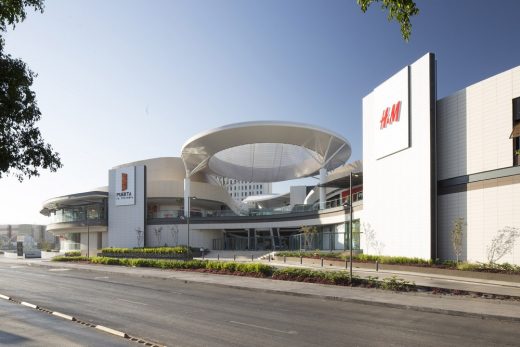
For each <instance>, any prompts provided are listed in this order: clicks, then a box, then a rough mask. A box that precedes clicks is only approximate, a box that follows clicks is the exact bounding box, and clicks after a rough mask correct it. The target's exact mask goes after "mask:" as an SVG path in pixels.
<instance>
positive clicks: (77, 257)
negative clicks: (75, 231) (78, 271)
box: [51, 255, 88, 261]
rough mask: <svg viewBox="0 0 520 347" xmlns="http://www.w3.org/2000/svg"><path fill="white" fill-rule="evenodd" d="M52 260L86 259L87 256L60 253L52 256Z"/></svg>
mask: <svg viewBox="0 0 520 347" xmlns="http://www.w3.org/2000/svg"><path fill="white" fill-rule="evenodd" d="M51 260H52V261H85V260H88V258H87V257H85V256H67V255H65V256H62V255H59V256H57V257H54V258H52V259H51Z"/></svg>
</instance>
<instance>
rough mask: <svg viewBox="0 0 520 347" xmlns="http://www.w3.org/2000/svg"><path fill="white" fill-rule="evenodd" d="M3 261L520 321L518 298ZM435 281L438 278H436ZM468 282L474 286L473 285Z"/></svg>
mask: <svg viewBox="0 0 520 347" xmlns="http://www.w3.org/2000/svg"><path fill="white" fill-rule="evenodd" d="M2 264H5V265H7V266H9V265H11V266H21V265H29V266H44V267H53V268H56V267H57V268H75V269H83V270H88V271H95V272H104V273H113V274H126V275H131V276H139V277H153V278H164V279H175V280H181V281H189V282H196V283H203V284H208V285H217V286H224V287H232V288H240V289H244V290H253V291H263V292H271V293H280V294H285V295H297V296H306V297H314V298H321V299H327V300H337V301H345V302H355V303H362V304H368V305H378V306H386V307H393V308H404V309H413V310H417V311H427V312H436V313H442V314H450V315H457V316H470V317H478V318H487V319H499V320H507V321H517V322H520V301H501V300H494V299H483V298H467V297H457V296H447V295H442V296H440V295H433V294H427V293H395V292H390V291H384V290H378V289H366V288H350V287H342V286H330V285H320V284H314V283H302V282H289V281H278V280H271V279H258V278H251V277H242V276H240V277H239V276H229V275H217V274H209V273H200V272H189V271H172V270H161V269H155V268H129V267H120V266H109V265H97V264H96V265H93V264H77V263H75V264H72V263H61V262H51V261H45V260H43V261H42V260H32V259H31V260H28V259H27V260H26V259H6V258H3V257H0V266H1V265H2ZM271 264H272V265H275V264H274V263H273V262H271ZM356 273H357V272H356ZM414 276H416V275H414ZM381 277H382V276H381ZM435 281H441V280H439V279H435ZM444 281H447V280H444ZM457 283H459V282H458V281H456V280H454V282H453V284H454V285H457ZM464 285H467V284H464ZM471 285H472V286H474V285H475V284H471ZM481 285H482V284H481ZM486 285H487V284H486ZM491 286H495V285H491ZM507 288H508V287H507ZM513 289H515V290H519V288H518V287H513Z"/></svg>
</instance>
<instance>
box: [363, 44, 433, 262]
mask: <svg viewBox="0 0 520 347" xmlns="http://www.w3.org/2000/svg"><path fill="white" fill-rule="evenodd" d="M434 64H435V62H434V56H433V54H427V55H425V56H423V57H422V58H421V59H419V60H418V61H417V62H415V63H413V64H412V65H410V66H408V67H406V68H405V69H403V70H401V71H400V72H398V73H397V74H396V75H394V76H393V77H391V78H390V79H388V80H387V81H386V82H384V83H383V84H382V85H380V86H379V87H377V88H376V89H374V91H373V92H372V93H370V94H369V95H367V96H366V97H365V98H364V99H363V219H362V225H363V226H365V227H367V228H371V229H372V230H374V233H375V238H376V239H377V241H378V242H379V244H380V245H384V246H382V247H380V249H378V250H377V253H381V254H384V255H391V256H408V257H420V258H431V257H435V255H434V254H432V248H434V247H432V246H433V245H432V223H433V222H434V218H435V217H434V215H433V213H434V209H433V207H434V206H435V197H436V196H435V194H434V193H435V192H434V191H433V192H432V185H434V184H435V183H436V182H435V181H434V177H432V175H434V170H432V154H431V153H432V142H431V138H432V132H433V130H434V129H432V127H433V126H434V123H432V120H433V119H434V117H435V113H434V111H435V110H434V109H433V110H432V104H433V105H435V104H434V102H435V71H434V69H435V65H434ZM398 102H401V107H402V109H401V115H400V117H401V118H400V119H399V120H397V121H396V120H394V121H393V122H391V124H388V125H387V126H386V127H384V126H382V123H381V121H382V119H383V117H385V112H386V108H388V107H390V113H391V108H392V106H393V105H395V104H396V103H398ZM406 116H408V117H409V118H407V119H403V118H406ZM362 231H363V230H362ZM368 252H370V253H375V252H376V250H368Z"/></svg>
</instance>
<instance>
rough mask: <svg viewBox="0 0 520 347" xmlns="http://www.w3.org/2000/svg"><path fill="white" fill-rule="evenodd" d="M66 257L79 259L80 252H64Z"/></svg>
mask: <svg viewBox="0 0 520 347" xmlns="http://www.w3.org/2000/svg"><path fill="white" fill-rule="evenodd" d="M65 256H66V257H81V251H68V252H65Z"/></svg>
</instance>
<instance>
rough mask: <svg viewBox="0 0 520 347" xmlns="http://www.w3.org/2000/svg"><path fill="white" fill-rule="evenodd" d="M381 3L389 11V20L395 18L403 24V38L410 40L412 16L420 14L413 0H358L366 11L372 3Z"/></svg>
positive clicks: (362, 9)
mask: <svg viewBox="0 0 520 347" xmlns="http://www.w3.org/2000/svg"><path fill="white" fill-rule="evenodd" d="M375 2H379V3H381V8H382V9H383V10H385V11H388V15H387V18H388V20H389V21H391V20H395V21H397V22H398V23H399V25H400V26H401V34H402V35H403V39H404V40H405V41H408V40H409V39H410V35H411V34H412V23H411V21H410V18H411V17H413V16H415V15H417V14H419V8H417V6H416V4H415V2H414V1H413V0H357V3H358V5H359V6H360V7H361V11H363V12H366V11H367V10H368V8H369V7H370V5H371V4H372V3H375Z"/></svg>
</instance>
